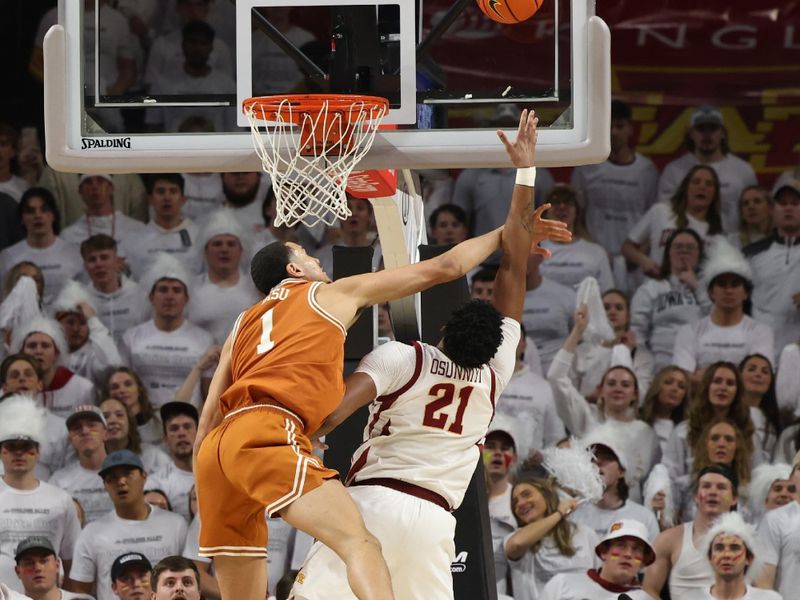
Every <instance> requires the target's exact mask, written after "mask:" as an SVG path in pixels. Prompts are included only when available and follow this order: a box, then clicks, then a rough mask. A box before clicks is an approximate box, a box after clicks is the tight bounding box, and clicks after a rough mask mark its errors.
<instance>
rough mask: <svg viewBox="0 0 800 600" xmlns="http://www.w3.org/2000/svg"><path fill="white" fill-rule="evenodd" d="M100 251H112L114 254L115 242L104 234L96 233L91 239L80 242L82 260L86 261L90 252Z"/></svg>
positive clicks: (115, 249)
mask: <svg viewBox="0 0 800 600" xmlns="http://www.w3.org/2000/svg"><path fill="white" fill-rule="evenodd" d="M100 250H113V251H114V252H116V251H117V242H116V240H115V239H114V238H112V237H111V236H110V235H106V234H105V233H96V234H94V235H93V236H92V237H90V238H88V239H85V240H83V242H81V256H82V257H83V260H86V258H87V257H88V256H89V253H90V252H98V251H100Z"/></svg>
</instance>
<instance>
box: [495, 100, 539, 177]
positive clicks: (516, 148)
mask: <svg viewBox="0 0 800 600" xmlns="http://www.w3.org/2000/svg"><path fill="white" fill-rule="evenodd" d="M538 124H539V119H538V118H537V116H536V113H534V111H528V109H527V108H526V109H525V110H523V111H522V114H521V115H520V117H519V127H518V128H517V139H516V140H514V141H513V142H511V141H509V139H508V136H507V135H506V134H505V133H504V132H503V131H502V130H500V129H498V130H497V137H499V138H500V141H501V142H503V145H504V146H505V147H506V152H508V157H509V158H510V159H511V162H512V163H513V165H514V166H515V167H518V168H520V169H524V168H525V167H532V166H533V159H534V156H535V154H536V138H537V136H538V134H537V132H536V126H537V125H538Z"/></svg>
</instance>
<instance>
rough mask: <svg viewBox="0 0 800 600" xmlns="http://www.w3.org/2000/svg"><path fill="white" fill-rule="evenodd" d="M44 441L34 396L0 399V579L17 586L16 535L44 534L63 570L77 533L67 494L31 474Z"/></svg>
mask: <svg viewBox="0 0 800 600" xmlns="http://www.w3.org/2000/svg"><path fill="white" fill-rule="evenodd" d="M48 444H49V440H48V439H47V416H46V411H45V410H44V409H43V408H41V407H40V406H38V404H37V403H36V401H35V400H34V399H33V398H31V397H30V396H28V395H24V394H14V395H11V396H8V397H7V398H5V400H3V402H2V403H0V457H2V463H3V471H4V472H3V476H2V478H1V479H0V580H2V581H4V582H6V583H7V584H8V585H10V586H11V587H13V588H14V589H16V590H18V591H22V585H21V584H20V582H19V581H18V580H17V579H16V577H15V576H14V563H15V547H16V546H17V543H18V542H19V541H20V540H22V539H24V538H26V537H28V536H32V535H42V534H46V535H47V536H48V537H49V538H50V540H51V543H52V544H53V546H54V547H55V548H58V554H59V555H60V557H61V560H62V561H63V563H64V569H65V571H67V572H68V571H69V568H70V564H71V562H72V551H73V546H74V545H75V541H76V539H77V537H78V533H79V532H80V524H79V523H78V515H77V513H76V512H75V509H74V507H73V505H72V498H70V496H69V495H68V494H66V493H65V492H63V491H62V490H60V489H59V488H58V487H56V486H54V485H51V484H49V483H45V482H44V481H41V480H39V479H38V478H37V477H36V475H35V473H34V469H35V468H36V464H37V463H38V461H39V458H40V456H41V452H42V450H44V449H45V448H46V447H47V446H48ZM54 553H55V552H54Z"/></svg>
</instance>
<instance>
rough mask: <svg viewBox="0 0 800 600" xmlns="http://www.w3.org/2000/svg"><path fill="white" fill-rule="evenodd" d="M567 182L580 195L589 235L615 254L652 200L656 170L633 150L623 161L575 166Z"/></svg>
mask: <svg viewBox="0 0 800 600" xmlns="http://www.w3.org/2000/svg"><path fill="white" fill-rule="evenodd" d="M571 183H572V186H573V187H574V188H575V189H576V190H578V192H580V193H581V194H582V195H583V199H584V206H585V207H586V228H587V229H588V230H589V235H591V236H592V239H593V240H594V241H595V242H597V243H598V244H600V245H601V246H603V247H604V248H605V249H606V250H607V251H608V252H610V253H611V254H619V253H620V251H621V248H622V243H623V242H624V241H625V236H626V234H627V233H628V231H630V229H631V228H632V227H633V226H634V225H636V222H637V221H638V220H639V219H640V218H641V216H642V215H643V214H644V213H645V211H646V210H647V209H648V208H650V206H651V205H652V204H653V202H655V199H656V187H657V185H658V170H657V169H656V167H655V165H654V164H653V161H651V160H650V159H649V158H647V157H645V156H642V155H641V154H639V153H638V152H636V153H635V154H634V158H633V162H632V163H630V164H627V165H618V164H614V163H612V162H611V161H609V160H607V161H605V162H602V163H600V164H598V165H584V166H581V167H576V168H574V169H573V170H572V179H571Z"/></svg>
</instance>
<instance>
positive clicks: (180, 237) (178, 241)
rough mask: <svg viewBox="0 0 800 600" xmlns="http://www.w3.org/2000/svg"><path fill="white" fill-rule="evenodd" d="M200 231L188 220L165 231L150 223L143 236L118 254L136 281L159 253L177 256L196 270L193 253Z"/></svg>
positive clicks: (128, 241) (124, 245) (132, 239)
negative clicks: (125, 262) (123, 259)
mask: <svg viewBox="0 0 800 600" xmlns="http://www.w3.org/2000/svg"><path fill="white" fill-rule="evenodd" d="M198 232H199V229H198V227H197V225H195V224H194V223H192V221H190V220H189V219H184V220H183V221H182V222H181V223H180V224H179V225H176V226H175V227H173V228H172V229H164V228H163V227H159V226H158V225H157V224H156V222H155V221H150V222H149V223H148V224H147V225H146V226H145V230H144V233H143V234H142V235H141V236H139V237H136V238H131V239H127V240H125V243H124V244H123V248H121V249H120V252H119V254H120V255H121V256H124V257H125V259H126V260H127V262H128V266H129V267H130V269H131V272H132V273H133V276H134V277H135V278H136V279H141V277H142V275H143V274H144V273H145V272H146V271H147V269H148V267H149V266H150V265H151V264H152V262H153V261H154V260H155V257H156V254H157V253H159V252H166V253H168V254H172V255H174V256H175V257H176V258H177V259H178V260H180V261H181V262H182V263H184V264H185V265H186V266H187V268H189V270H192V271H196V270H197V269H198V267H199V264H197V260H196V258H195V256H194V254H193V252H192V250H193V244H194V243H195V242H196V241H197V235H198Z"/></svg>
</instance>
